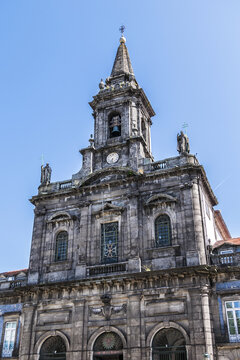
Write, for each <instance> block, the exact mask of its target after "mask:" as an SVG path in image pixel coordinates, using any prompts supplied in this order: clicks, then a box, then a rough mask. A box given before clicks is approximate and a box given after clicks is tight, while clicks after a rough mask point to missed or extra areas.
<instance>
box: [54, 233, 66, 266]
mask: <svg viewBox="0 0 240 360" xmlns="http://www.w3.org/2000/svg"><path fill="white" fill-rule="evenodd" d="M61 233H66V234H67V239H66V240H65V242H66V245H65V250H64V254H65V257H64V259H63V258H61V259H58V249H59V246H58V242H60V240H61V239H58V237H59V235H60V234H61ZM68 242H69V233H68V231H66V230H61V231H59V232H58V233H57V234H56V237H55V252H54V262H55V263H61V262H64V261H67V260H68V247H69V246H68V245H69V244H68Z"/></svg>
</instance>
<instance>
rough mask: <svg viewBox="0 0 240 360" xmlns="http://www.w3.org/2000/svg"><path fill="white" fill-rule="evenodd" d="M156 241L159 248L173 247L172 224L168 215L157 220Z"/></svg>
mask: <svg viewBox="0 0 240 360" xmlns="http://www.w3.org/2000/svg"><path fill="white" fill-rule="evenodd" d="M155 241H156V246H157V247H161V246H169V245H171V242H172V234H171V222H170V219H169V216H168V215H160V216H158V217H157V218H156V220H155Z"/></svg>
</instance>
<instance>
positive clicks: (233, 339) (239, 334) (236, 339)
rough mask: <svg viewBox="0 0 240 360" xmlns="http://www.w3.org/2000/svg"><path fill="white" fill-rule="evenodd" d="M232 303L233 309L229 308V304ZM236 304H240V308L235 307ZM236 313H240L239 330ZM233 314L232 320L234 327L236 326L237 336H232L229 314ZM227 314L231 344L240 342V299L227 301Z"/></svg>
mask: <svg viewBox="0 0 240 360" xmlns="http://www.w3.org/2000/svg"><path fill="white" fill-rule="evenodd" d="M229 303H232V307H229V308H228V307H227V304H229ZM234 303H239V306H236V307H235V306H234ZM236 311H239V318H238V319H239V328H238V324H237V316H236ZM230 312H232V313H233V317H232V318H230V319H231V320H233V326H234V330H235V334H231V333H230V332H231V329H230V324H229V317H228V313H230ZM225 313H226V322H227V329H228V337H229V342H239V341H240V299H239V300H237V299H236V300H226V301H225Z"/></svg>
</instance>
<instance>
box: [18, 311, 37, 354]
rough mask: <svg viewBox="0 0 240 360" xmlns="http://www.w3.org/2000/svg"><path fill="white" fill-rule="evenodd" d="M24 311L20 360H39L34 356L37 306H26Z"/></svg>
mask: <svg viewBox="0 0 240 360" xmlns="http://www.w3.org/2000/svg"><path fill="white" fill-rule="evenodd" d="M22 311H23V313H22V317H23V324H24V326H22V333H21V338H20V349H19V360H37V358H38V355H37V354H34V335H35V333H34V327H35V322H36V319H35V314H36V306H34V305H30V304H25V305H24V307H23V310H22Z"/></svg>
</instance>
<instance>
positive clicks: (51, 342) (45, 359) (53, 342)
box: [40, 336, 66, 360]
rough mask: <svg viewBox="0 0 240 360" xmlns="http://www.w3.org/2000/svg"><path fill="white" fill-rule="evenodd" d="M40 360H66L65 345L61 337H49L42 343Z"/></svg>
mask: <svg viewBox="0 0 240 360" xmlns="http://www.w3.org/2000/svg"><path fill="white" fill-rule="evenodd" d="M40 360H66V345H65V343H64V341H63V339H62V338H61V336H50V337H49V338H48V339H47V340H46V341H44V343H43V345H42V347H41V350H40Z"/></svg>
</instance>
